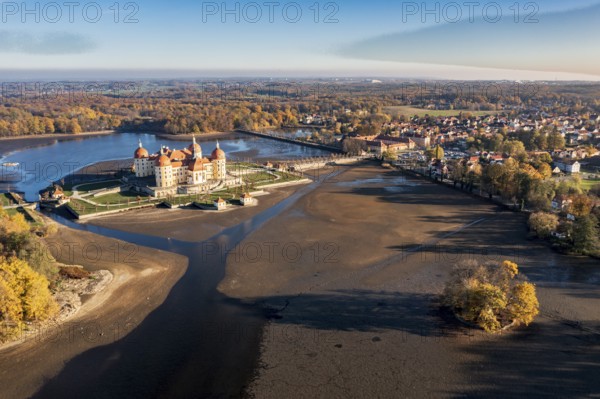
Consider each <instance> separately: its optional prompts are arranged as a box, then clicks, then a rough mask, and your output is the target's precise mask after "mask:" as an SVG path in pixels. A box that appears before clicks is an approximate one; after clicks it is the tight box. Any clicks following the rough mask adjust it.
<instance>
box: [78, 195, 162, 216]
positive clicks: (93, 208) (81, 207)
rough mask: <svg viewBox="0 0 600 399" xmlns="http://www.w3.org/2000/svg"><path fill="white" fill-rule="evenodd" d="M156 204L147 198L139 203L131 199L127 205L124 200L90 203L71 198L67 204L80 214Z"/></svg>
mask: <svg viewBox="0 0 600 399" xmlns="http://www.w3.org/2000/svg"><path fill="white" fill-rule="evenodd" d="M156 204H157V201H150V202H148V201H147V199H144V200H142V202H141V203H138V202H137V201H131V203H130V204H129V205H128V204H127V203H126V202H125V203H121V204H116V203H115V204H103V205H92V204H89V203H87V202H85V201H81V200H77V199H72V200H71V201H70V202H69V204H68V206H69V207H70V208H71V209H73V210H74V211H76V212H77V213H79V214H80V215H89V214H92V213H100V212H106V211H115V210H121V209H129V208H135V207H137V206H140V205H156Z"/></svg>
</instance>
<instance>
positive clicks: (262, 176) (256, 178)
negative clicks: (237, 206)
mask: <svg viewBox="0 0 600 399" xmlns="http://www.w3.org/2000/svg"><path fill="white" fill-rule="evenodd" d="M243 178H244V182H246V183H248V184H256V183H259V182H260V183H262V182H269V183H271V182H273V181H275V179H276V177H275V176H273V175H272V174H269V173H267V172H258V173H252V174H249V175H245V176H244V177H243Z"/></svg>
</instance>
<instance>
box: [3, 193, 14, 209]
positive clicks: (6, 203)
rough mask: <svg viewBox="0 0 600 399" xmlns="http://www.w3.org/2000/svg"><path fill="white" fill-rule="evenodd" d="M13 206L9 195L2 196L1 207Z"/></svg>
mask: <svg viewBox="0 0 600 399" xmlns="http://www.w3.org/2000/svg"><path fill="white" fill-rule="evenodd" d="M12 204H13V203H12V200H11V199H10V197H9V195H8V193H4V194H0V205H2V206H9V205H12Z"/></svg>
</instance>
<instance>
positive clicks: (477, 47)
mask: <svg viewBox="0 0 600 399" xmlns="http://www.w3.org/2000/svg"><path fill="white" fill-rule="evenodd" d="M537 18H538V20H539V22H538V23H527V24H526V23H523V22H522V21H521V22H520V23H515V21H514V20H513V18H512V15H511V16H505V17H504V18H502V20H501V21H500V22H497V23H490V22H486V21H485V20H483V19H481V20H477V21H475V22H473V23H471V22H469V21H468V20H465V21H461V22H458V23H455V24H441V25H437V26H433V27H426V28H423V29H420V30H417V31H411V32H402V33H394V34H390V35H384V36H378V37H374V38H369V39H366V40H363V41H359V42H355V43H351V44H349V45H347V46H344V47H343V48H341V49H340V50H339V51H338V54H339V55H342V56H344V57H346V58H356V59H368V60H377V61H397V62H412V63H427V64H437V65H458V66H469V67H479V68H497V69H512V70H533V71H545V72H569V73H582V74H588V75H600V53H598V51H597V47H598V41H600V30H598V28H597V24H598V21H599V20H600V5H594V6H591V7H587V8H585V9H578V10H570V11H567V12H560V13H553V14H540V15H538V16H537Z"/></svg>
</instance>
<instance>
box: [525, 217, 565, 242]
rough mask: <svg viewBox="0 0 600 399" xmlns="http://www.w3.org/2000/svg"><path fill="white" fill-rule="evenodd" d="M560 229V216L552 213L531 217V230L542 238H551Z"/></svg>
mask: <svg viewBox="0 0 600 399" xmlns="http://www.w3.org/2000/svg"><path fill="white" fill-rule="evenodd" d="M557 227H558V216H556V215H555V214H552V213H545V212H538V213H534V214H532V215H531V216H530V217H529V228H530V229H531V230H532V231H534V232H535V234H537V236H538V237H540V238H547V237H550V234H552V232H553V231H556V229H557Z"/></svg>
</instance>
